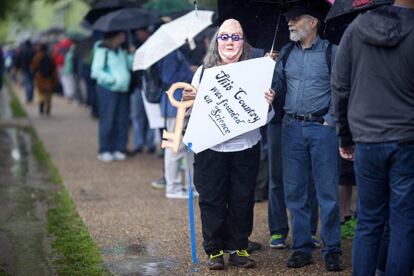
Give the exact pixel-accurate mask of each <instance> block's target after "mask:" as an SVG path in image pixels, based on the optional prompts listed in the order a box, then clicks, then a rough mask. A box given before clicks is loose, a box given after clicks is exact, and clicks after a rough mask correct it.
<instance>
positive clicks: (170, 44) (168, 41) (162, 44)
mask: <svg viewBox="0 0 414 276" xmlns="http://www.w3.org/2000/svg"><path fill="white" fill-rule="evenodd" d="M212 16H213V12H212V11H200V10H198V11H191V12H189V13H187V14H186V15H184V16H181V17H179V18H177V19H175V20H173V21H171V22H169V23H166V24H164V25H162V26H161V27H160V28H159V29H158V30H157V31H156V32H155V33H154V34H153V35H151V36H150V37H149V38H148V40H147V41H145V43H144V44H143V45H142V46H141V47H139V48H138V49H137V51H136V52H135V56H134V64H133V70H134V71H136V70H146V69H148V68H149V67H150V66H151V65H153V64H154V63H156V62H157V61H159V60H160V59H162V58H163V57H165V56H166V55H168V54H169V53H171V52H172V51H174V50H176V49H178V48H180V47H181V46H182V45H184V43H185V42H186V40H189V41H191V40H192V39H193V38H194V37H195V36H196V35H197V34H199V33H200V32H201V31H203V30H204V29H205V28H207V27H208V26H210V25H211V24H212Z"/></svg>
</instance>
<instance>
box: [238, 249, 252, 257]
mask: <svg viewBox="0 0 414 276" xmlns="http://www.w3.org/2000/svg"><path fill="white" fill-rule="evenodd" d="M236 254H237V256H240V257H249V256H250V255H249V253H247V251H246V250H236Z"/></svg>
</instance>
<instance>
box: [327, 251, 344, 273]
mask: <svg viewBox="0 0 414 276" xmlns="http://www.w3.org/2000/svg"><path fill="white" fill-rule="evenodd" d="M325 268H326V270H327V271H341V270H343V269H344V268H343V264H342V261H341V254H339V253H328V254H326V255H325Z"/></svg>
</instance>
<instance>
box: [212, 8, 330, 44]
mask: <svg viewBox="0 0 414 276" xmlns="http://www.w3.org/2000/svg"><path fill="white" fill-rule="evenodd" d="M299 1H305V0H244V1H239V0H218V15H219V22H220V23H221V22H223V21H224V20H226V19H228V18H234V19H237V20H238V21H239V22H240V23H241V25H242V27H243V31H244V33H245V36H246V39H247V41H248V42H249V43H250V44H251V45H252V46H253V47H256V48H261V49H271V48H276V49H279V50H280V48H282V47H283V46H284V45H285V44H286V43H288V42H289V29H288V26H287V22H286V20H285V18H284V16H282V13H283V12H284V11H286V10H288V9H289V8H290V7H291V5H292V4H294V3H296V2H299ZM313 1H317V2H318V4H319V6H320V8H321V10H322V11H323V12H326V13H328V11H329V8H330V4H329V3H328V2H327V1H325V0H313ZM272 46H273V47H272Z"/></svg>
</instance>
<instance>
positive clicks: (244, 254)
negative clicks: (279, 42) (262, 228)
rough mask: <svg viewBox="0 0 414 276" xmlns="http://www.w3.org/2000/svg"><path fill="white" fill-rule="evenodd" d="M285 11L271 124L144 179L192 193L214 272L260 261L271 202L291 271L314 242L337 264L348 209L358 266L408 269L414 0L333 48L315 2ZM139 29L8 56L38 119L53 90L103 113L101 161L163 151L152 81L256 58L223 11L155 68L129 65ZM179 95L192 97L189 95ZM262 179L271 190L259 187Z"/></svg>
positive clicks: (198, 77)
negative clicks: (259, 213) (255, 251)
mask: <svg viewBox="0 0 414 276" xmlns="http://www.w3.org/2000/svg"><path fill="white" fill-rule="evenodd" d="M284 16H285V17H286V20H287V22H288V26H289V32H290V40H291V42H290V43H288V44H287V45H286V46H284V47H283V48H282V49H281V51H280V52H278V53H268V54H267V55H268V56H270V57H271V58H273V59H275V60H276V62H277V63H276V66H275V69H274V76H273V82H272V85H271V87H269V90H268V91H258V93H263V101H266V102H267V103H268V104H269V111H268V118H267V122H268V123H267V125H266V126H264V127H262V128H261V129H255V130H253V131H250V132H247V133H244V134H242V135H240V136H237V137H235V138H232V139H230V140H227V141H225V142H223V143H220V144H218V145H215V146H213V147H211V148H209V149H207V150H204V151H202V152H200V153H198V154H192V155H188V154H187V148H186V147H185V145H184V144H183V143H181V144H180V147H179V150H178V152H174V151H173V150H171V149H169V148H166V149H165V151H164V152H163V158H164V166H163V171H162V172H160V174H162V177H161V178H160V179H157V180H154V181H153V182H152V183H151V186H152V187H154V188H159V189H161V188H163V189H165V195H166V197H167V198H171V199H186V198H188V189H194V194H195V195H196V196H198V197H199V207H200V212H201V222H202V233H203V246H204V249H205V252H206V254H207V255H208V268H209V269H211V270H222V269H224V268H225V261H224V258H223V256H224V254H225V253H229V254H230V256H229V259H228V264H229V265H233V266H238V267H242V268H252V267H255V266H256V261H254V260H253V259H252V258H251V257H250V255H249V254H250V253H251V251H252V247H251V246H252V245H254V243H252V242H251V241H249V236H250V235H251V233H252V230H253V210H254V202H255V199H256V200H262V199H263V198H268V226H269V237H270V238H269V247H270V248H273V249H284V248H286V247H288V234H289V230H291V237H292V239H291V244H290V249H291V250H292V254H291V257H290V258H289V259H288V260H287V263H286V265H287V267H289V268H300V267H304V266H307V265H310V264H312V263H313V259H312V251H313V250H314V249H315V248H319V247H320V248H321V249H322V254H323V257H324V261H325V267H326V270H327V271H341V270H343V269H344V264H343V262H342V260H341V255H342V249H341V224H346V223H347V222H348V221H349V220H354V219H355V217H356V218H357V228H356V236H355V239H354V243H353V259H352V266H353V275H361V276H362V275H364V276H365V275H402V276H404V275H412V273H413V269H414V254H413V252H414V163H413V162H414V117H413V116H414V82H413V81H414V76H413V72H414V52H413V49H414V47H413V45H414V33H413V32H414V1H412V0H396V1H395V4H394V5H391V6H381V7H378V8H375V9H373V10H371V11H369V12H366V13H364V14H362V15H360V16H359V17H357V19H356V20H354V21H353V22H352V23H351V25H350V26H349V27H348V29H347V31H346V32H345V34H344V36H343V38H342V41H341V43H340V45H339V46H337V45H334V44H332V43H331V42H329V41H328V40H326V39H324V38H322V37H321V36H320V35H319V33H318V30H319V29H320V25H321V23H322V22H323V21H324V15H323V13H322V12H321V11H320V9H319V8H318V7H317V6H316V5H313V4H309V3H307V2H297V3H296V4H294V5H293V6H292V8H291V9H289V10H287V11H286V12H285V13H284ZM381 22H385V23H381ZM214 31H215V32H214ZM213 32H214V33H213ZM134 34H135V37H134V42H135V43H133V44H134V45H128V43H126V42H127V35H126V33H125V32H109V33H104V34H103V35H102V36H101V38H100V39H99V40H97V41H96V42H94V41H93V40H88V41H87V42H85V43H86V44H87V45H88V46H89V48H87V50H84V49H83V47H80V45H81V43H79V42H75V43H73V42H72V41H70V40H64V42H63V43H62V42H61V43H59V44H57V46H54V47H49V48H50V49H48V45H46V44H40V45H38V51H37V53H36V51H35V50H34V48H33V46H32V45H31V43H30V41H26V42H25V43H24V44H23V45H22V47H20V49H19V50H18V51H17V52H16V54H15V57H14V59H13V60H14V61H13V66H14V67H15V68H16V69H19V70H20V71H21V73H22V76H23V85H24V91H25V95H26V101H27V103H28V104H30V103H31V102H32V101H33V99H34V91H35V90H37V94H38V95H39V96H38V97H39V112H40V114H43V113H45V114H46V115H50V112H51V97H52V94H53V92H56V90H59V89H58V88H59V87H60V88H61V90H63V95H64V96H65V97H67V98H68V99H70V100H71V101H77V102H79V103H86V104H87V105H88V107H89V110H90V112H91V114H92V115H93V116H94V117H99V131H98V140H99V149H98V160H99V161H102V162H112V161H119V160H125V159H127V158H128V155H129V154H139V153H141V152H142V151H143V150H144V149H145V150H146V151H148V152H150V153H153V152H156V151H157V149H158V145H157V143H159V142H160V141H161V137H160V136H161V132H160V131H159V129H154V128H151V127H150V123H149V116H152V114H148V113H147V112H148V110H147V108H146V104H147V103H148V99H147V98H148V96H149V94H148V93H150V92H151V89H153V87H152V84H153V81H154V80H155V79H157V80H159V82H160V84H159V85H160V86H161V87H162V90H166V89H167V88H168V87H169V86H171V84H173V83H175V82H187V83H191V84H192V85H193V86H194V87H195V88H196V89H197V87H198V86H199V84H200V83H201V81H202V79H203V72H204V70H205V69H208V68H212V67H215V66H219V65H226V64H232V63H237V62H239V61H243V60H247V59H250V58H252V57H254V56H255V55H256V56H257V51H256V50H257V49H252V47H251V46H250V45H249V44H248V41H247V40H246V39H245V37H244V32H243V26H242V25H241V24H240V23H239V22H238V21H237V20H235V19H228V20H226V21H224V22H223V23H222V24H221V25H220V26H219V28H218V29H215V30H213V31H211V29H210V30H209V31H207V32H204V33H203V34H202V35H201V36H200V37H201V39H199V41H198V43H197V48H196V50H194V49H193V50H191V49H189V47H188V45H185V46H183V47H181V48H180V49H177V50H175V51H173V52H171V53H170V54H168V55H167V56H165V57H164V58H162V59H161V60H160V61H159V62H157V63H156V64H155V65H153V66H152V67H151V69H149V70H146V71H138V72H134V73H132V69H131V67H132V58H133V53H134V51H135V50H136V48H137V47H139V46H140V45H141V44H143V43H145V41H146V39H148V37H149V36H150V35H151V28H142V29H139V30H136V31H135V32H134ZM129 42H130V41H129ZM2 63H3V62H2ZM154 72H155V74H156V75H154ZM34 84H35V85H34ZM59 84H61V85H59ZM0 85H1V82H0ZM0 87H1V86H0ZM34 87H36V89H35V88H34ZM174 96H175V97H176V98H177V99H178V100H193V99H195V98H196V97H197V90H194V89H187V90H184V91H179V92H178V93H175V94H174ZM156 104H158V105H159V109H160V113H161V116H162V117H163V118H164V126H163V128H164V129H166V130H167V131H172V130H173V129H174V125H175V122H176V119H175V116H176V113H177V110H176V108H175V107H174V106H173V105H171V104H170V103H169V101H168V99H167V96H166V95H165V93H164V94H163V95H161V97H160V99H159V100H156ZM187 115H188V116H190V117H191V112H188V113H187ZM130 127H131V132H132V137H133V140H132V143H131V144H132V148H131V149H127V145H128V137H129V135H128V133H129V128H130ZM263 155H264V156H266V158H264V159H263V158H261V156H263ZM263 160H267V162H263ZM263 168H264V170H263ZM183 171H184V173H183ZM192 173H193V174H194V177H193V179H194V185H193V187H189V186H190V185H189V184H190V183H189V182H190V179H191V178H192V177H191V174H192ZM183 174H184V177H183ZM263 178H264V179H265V180H264V182H265V185H264V186H265V189H263V190H259V189H257V188H256V184H257V183H258V181H259V179H263ZM355 185H356V187H357V199H356V202H357V206H356V210H352V209H353V203H352V202H353V201H352V198H353V195H354V193H353V189H352V187H353V186H355ZM266 186H268V187H266ZM287 211H289V214H290V216H288V214H287ZM289 219H290V225H291V229H289V223H288V221H289ZM318 221H320V227H321V229H320V231H319V233H320V235H319V237H318V235H317V233H318V231H317V230H318V229H317V228H318ZM256 245H257V244H256Z"/></svg>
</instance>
